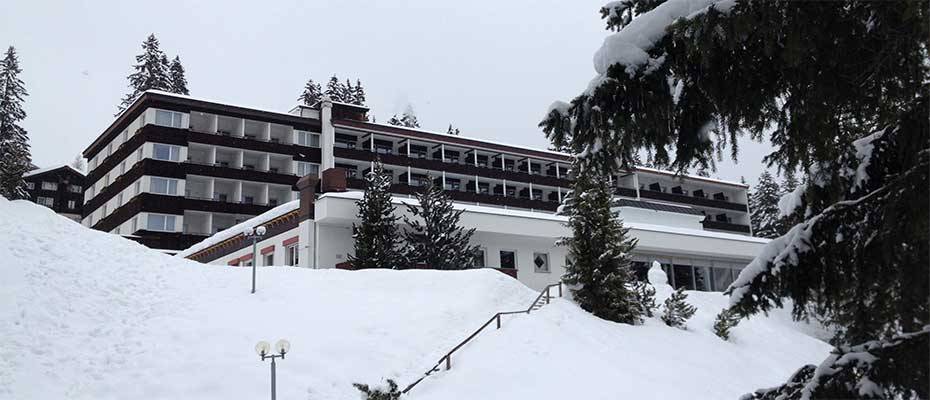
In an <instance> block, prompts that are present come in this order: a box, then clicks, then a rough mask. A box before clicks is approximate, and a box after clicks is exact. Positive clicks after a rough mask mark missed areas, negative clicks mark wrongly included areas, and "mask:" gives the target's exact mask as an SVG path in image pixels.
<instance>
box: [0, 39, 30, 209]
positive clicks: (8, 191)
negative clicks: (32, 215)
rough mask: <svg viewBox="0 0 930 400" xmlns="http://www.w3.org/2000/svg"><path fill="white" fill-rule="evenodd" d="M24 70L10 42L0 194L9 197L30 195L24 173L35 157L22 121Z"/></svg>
mask: <svg viewBox="0 0 930 400" xmlns="http://www.w3.org/2000/svg"><path fill="white" fill-rule="evenodd" d="M21 72H23V70H22V69H21V68H20V67H19V58H18V57H17V56H16V49H15V48H13V46H10V47H9V48H8V49H7V51H6V54H5V55H4V57H3V60H2V61H0V90H2V92H0V196H3V197H6V198H8V199H24V198H27V197H28V195H27V193H26V182H25V181H24V180H23V174H24V173H26V172H28V171H29V168H30V164H31V161H32V160H31V157H30V155H29V138H28V136H27V134H26V130H25V129H23V127H22V126H20V124H19V123H20V121H22V120H23V119H25V118H26V112H25V111H23V100H24V98H25V97H26V96H28V93H26V87H25V84H23V81H22V80H21V79H19V74H20V73H21Z"/></svg>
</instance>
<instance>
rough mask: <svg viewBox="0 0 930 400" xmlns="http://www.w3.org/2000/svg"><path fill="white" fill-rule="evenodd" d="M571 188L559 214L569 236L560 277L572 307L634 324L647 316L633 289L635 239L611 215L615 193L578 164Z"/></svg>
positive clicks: (620, 222) (606, 183)
mask: <svg viewBox="0 0 930 400" xmlns="http://www.w3.org/2000/svg"><path fill="white" fill-rule="evenodd" d="M572 170H573V171H574V174H575V181H574V186H573V187H572V191H571V192H569V194H568V195H567V197H566V198H565V199H564V202H563V207H562V209H561V212H562V213H563V214H564V215H567V216H568V228H569V229H571V233H572V236H570V237H565V238H562V240H560V241H559V243H560V244H561V245H563V246H567V247H568V260H567V261H566V264H567V265H566V266H565V275H564V276H563V277H562V281H564V282H565V283H566V284H567V285H568V287H569V288H570V290H571V291H572V297H573V298H574V299H575V302H577V303H578V305H579V306H580V307H581V308H582V309H584V310H585V311H588V312H590V313H592V314H594V315H595V316H597V317H600V318H603V319H606V320H610V321H616V322H622V323H627V324H636V323H639V322H641V321H642V317H643V315H644V314H645V312H644V310H642V309H641V306H640V303H639V300H638V297H637V294H636V293H635V291H634V289H633V286H632V285H633V280H634V277H633V270H632V261H633V260H632V256H631V254H630V252H631V251H632V250H633V248H634V247H635V246H636V239H633V238H631V237H630V236H629V229H628V228H625V227H624V226H623V222H622V221H621V220H620V218H619V217H618V216H617V214H616V213H614V212H613V211H612V210H611V206H612V205H613V198H614V197H613V191H612V190H611V186H610V184H609V183H608V180H607V177H606V176H604V175H599V174H598V173H597V171H596V170H593V169H589V168H586V166H584V165H583V164H582V163H581V162H580V161H579V160H577V159H576V161H575V162H574V164H573V166H572Z"/></svg>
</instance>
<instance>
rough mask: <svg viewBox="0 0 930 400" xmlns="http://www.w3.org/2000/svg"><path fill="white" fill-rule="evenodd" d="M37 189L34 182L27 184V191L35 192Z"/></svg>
mask: <svg viewBox="0 0 930 400" xmlns="http://www.w3.org/2000/svg"><path fill="white" fill-rule="evenodd" d="M35 188H36V184H35V183H32V182H26V189H29V190H33V189H35Z"/></svg>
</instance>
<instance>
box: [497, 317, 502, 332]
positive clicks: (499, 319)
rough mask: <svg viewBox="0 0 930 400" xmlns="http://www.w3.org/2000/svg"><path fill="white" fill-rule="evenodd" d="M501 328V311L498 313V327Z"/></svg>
mask: <svg viewBox="0 0 930 400" xmlns="http://www.w3.org/2000/svg"><path fill="white" fill-rule="evenodd" d="M500 328H501V313H497V329H500Z"/></svg>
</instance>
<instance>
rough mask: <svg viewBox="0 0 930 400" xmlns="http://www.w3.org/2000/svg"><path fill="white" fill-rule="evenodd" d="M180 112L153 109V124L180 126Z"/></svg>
mask: <svg viewBox="0 0 930 400" xmlns="http://www.w3.org/2000/svg"><path fill="white" fill-rule="evenodd" d="M181 115H182V114H181V113H179V112H174V111H164V110H155V125H161V126H170V127H172V128H180V127H181Z"/></svg>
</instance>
